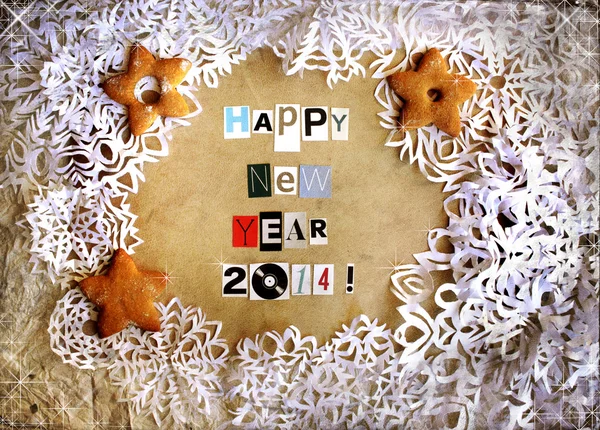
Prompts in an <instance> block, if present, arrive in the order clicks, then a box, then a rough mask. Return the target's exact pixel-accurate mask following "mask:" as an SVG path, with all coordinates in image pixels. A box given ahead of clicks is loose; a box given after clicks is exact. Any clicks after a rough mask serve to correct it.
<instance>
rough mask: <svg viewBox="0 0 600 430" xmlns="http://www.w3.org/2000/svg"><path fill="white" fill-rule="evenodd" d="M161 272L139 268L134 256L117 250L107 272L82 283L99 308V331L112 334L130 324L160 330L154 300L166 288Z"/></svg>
mask: <svg viewBox="0 0 600 430" xmlns="http://www.w3.org/2000/svg"><path fill="white" fill-rule="evenodd" d="M166 279H167V278H166V277H165V275H164V274H162V273H161V272H155V271H141V270H138V268H137V267H136V265H135V263H134V262H133V260H132V259H131V257H130V256H129V255H128V254H127V253H126V252H125V251H124V250H122V249H118V250H117V251H116V252H115V254H114V255H113V257H112V261H111V266H110V268H109V269H108V272H107V273H106V275H102V276H92V277H89V278H86V279H84V280H83V281H81V282H80V283H79V287H80V288H81V291H83V294H85V295H86V296H87V298H88V299H90V300H91V301H92V302H93V303H94V304H95V305H96V306H98V308H100V312H99V316H98V334H99V336H100V337H101V338H104V337H108V336H112V335H113V334H116V333H118V332H120V331H121V330H123V329H125V328H127V326H129V325H130V324H134V325H136V326H137V327H139V328H141V329H143V330H148V331H159V330H160V314H159V312H158V310H157V309H156V308H155V307H154V299H155V298H156V297H158V295H159V294H160V293H162V291H163V290H164V289H165V286H166Z"/></svg>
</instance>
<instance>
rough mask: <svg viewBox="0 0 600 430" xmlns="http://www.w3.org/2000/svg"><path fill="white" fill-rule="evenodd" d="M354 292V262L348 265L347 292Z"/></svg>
mask: <svg viewBox="0 0 600 430" xmlns="http://www.w3.org/2000/svg"><path fill="white" fill-rule="evenodd" d="M353 292H354V263H348V265H347V266H346V294H352V293H353Z"/></svg>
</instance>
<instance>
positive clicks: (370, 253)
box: [131, 50, 447, 345]
mask: <svg viewBox="0 0 600 430" xmlns="http://www.w3.org/2000/svg"><path fill="white" fill-rule="evenodd" d="M377 83H378V80H376V79H370V78H362V79H361V78H355V79H352V81H351V82H349V83H339V84H337V85H336V86H335V88H334V89H330V88H329V87H328V86H327V83H326V74H325V73H324V72H320V71H309V72H305V73H304V76H303V77H300V76H298V75H294V76H285V74H284V73H283V71H282V70H281V61H280V60H279V59H278V58H277V57H276V56H275V55H274V54H273V52H272V51H267V50H259V51H255V52H254V53H252V54H251V55H250V56H249V58H248V60H247V61H246V62H244V63H242V64H241V65H239V66H236V67H235V68H234V69H233V72H232V75H231V76H228V77H227V78H225V79H223V80H222V82H220V83H219V87H218V89H209V88H202V89H201V90H200V92H199V94H198V98H199V99H200V101H201V103H202V109H203V112H202V113H201V114H200V115H198V116H196V117H194V118H192V119H191V120H190V121H191V123H192V125H191V126H190V127H182V128H179V129H177V130H175V131H174V133H173V135H174V136H173V142H172V144H171V145H170V154H169V155H168V157H165V158H164V159H162V160H161V161H160V163H157V164H153V165H147V166H146V170H145V174H146V178H147V180H146V183H144V184H142V185H141V186H140V190H139V193H138V194H137V195H134V196H132V198H131V203H132V210H133V212H134V213H135V214H137V215H138V216H139V218H138V219H137V220H136V225H137V226H138V228H139V229H140V231H139V236H140V237H141V238H142V239H143V240H144V241H145V243H143V244H142V245H140V246H138V247H137V248H136V249H135V251H136V253H135V255H134V259H135V260H136V262H137V263H138V264H139V265H140V266H141V267H145V268H148V269H150V268H151V269H157V270H164V269H166V268H168V270H169V272H171V273H172V275H173V277H174V279H173V282H172V283H171V284H169V286H168V289H167V292H166V293H163V296H162V300H163V301H165V302H166V301H168V300H169V299H170V298H171V297H174V296H177V297H179V298H180V299H181V300H182V301H183V303H184V304H186V305H194V306H198V307H200V308H202V310H203V311H204V312H205V313H206V315H207V317H208V318H209V319H214V320H218V321H222V322H223V332H222V333H223V336H224V337H225V338H226V339H227V340H228V342H229V343H230V344H232V345H233V344H235V343H237V341H238V340H239V339H241V338H242V337H245V336H254V335H256V334H259V333H262V332H265V331H268V330H278V331H282V330H284V329H285V328H286V327H287V326H289V325H291V324H293V325H295V326H296V327H298V328H299V329H300V330H301V331H302V333H304V334H312V335H315V336H316V337H317V339H318V340H319V341H320V342H323V341H325V340H327V339H328V338H329V337H330V336H331V335H333V334H334V333H335V330H339V329H340V327H341V325H342V324H344V323H346V324H347V323H349V322H350V321H351V320H352V318H354V317H355V316H356V315H359V314H361V313H364V314H366V315H368V316H369V317H370V318H378V319H379V320H380V321H381V322H388V323H390V324H391V326H392V327H395V326H397V324H398V321H399V318H400V317H399V314H398V312H397V311H396V309H395V307H396V306H397V304H398V301H397V299H396V298H395V297H394V296H393V294H392V293H391V291H390V288H389V287H390V278H389V275H390V272H391V271H392V270H393V266H394V263H395V262H394V260H396V263H398V264H400V263H401V262H403V263H409V262H412V261H414V260H413V259H412V254H414V253H416V252H421V251H424V250H426V249H427V242H426V240H427V230H428V229H429V228H433V227H439V226H443V225H446V224H447V217H446V215H445V214H444V212H443V207H442V200H443V194H442V192H441V185H439V184H436V183H433V182H430V181H427V180H426V179H425V178H424V177H423V175H422V174H421V173H420V172H419V171H418V169H417V168H416V167H414V166H411V165H409V164H408V163H406V162H403V161H401V160H400V159H399V157H398V153H397V150H396V149H394V148H387V147H385V146H384V145H383V144H382V142H384V141H385V136H386V131H385V130H384V129H383V128H382V127H381V126H380V125H379V118H378V116H377V112H378V108H379V110H380V106H379V104H378V103H377V101H376V100H375V99H374V98H373V97H372V94H373V92H374V90H375V87H376V85H377ZM275 104H300V105H301V106H328V107H330V108H331V107H345V108H349V109H350V133H349V140H348V141H331V140H330V141H324V142H302V144H301V152H299V153H275V152H274V151H273V135H272V134H253V135H252V136H251V137H250V138H249V139H237V140H224V138H223V107H224V106H240V105H248V106H250V109H251V110H252V109H274V106H275ZM261 163H270V164H271V168H272V167H273V166H296V167H298V166H299V165H300V164H313V165H329V166H332V181H333V182H332V184H333V189H332V198H331V199H301V198H299V197H298V196H283V195H273V196H272V197H266V198H253V199H250V198H248V190H247V177H246V175H247V172H246V169H247V165H248V164H261ZM261 211H283V212H306V214H307V218H326V219H327V222H328V232H329V243H328V245H324V246H310V245H309V246H308V247H307V248H306V249H284V250H283V251H281V252H261V251H259V250H258V248H233V247H232V231H231V230H232V227H231V223H232V217H233V216H234V215H258V214H259V212H261ZM221 259H222V260H224V261H225V262H226V263H227V264H248V265H249V264H251V263H260V262H271V261H273V262H288V263H290V264H335V287H334V295H333V296H301V297H300V296H292V297H291V298H290V300H287V301H277V302H273V301H250V300H248V299H244V298H224V297H222V296H221V268H220V266H219V265H218V264H215V263H218V261H219V260H221ZM347 263H354V264H355V281H356V290H355V293H354V294H352V295H347V294H346V293H345V276H346V264H347Z"/></svg>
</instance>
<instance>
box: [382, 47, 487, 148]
mask: <svg viewBox="0 0 600 430" xmlns="http://www.w3.org/2000/svg"><path fill="white" fill-rule="evenodd" d="M388 82H389V84H390V87H391V88H392V90H393V91H394V92H395V93H396V94H398V96H400V97H401V98H402V99H403V101H404V105H403V107H402V122H403V126H404V128H409V129H411V128H419V127H423V126H425V125H428V124H431V123H433V124H435V125H436V126H437V127H438V128H439V129H440V130H442V131H444V132H446V133H448V134H449V135H450V136H452V137H457V136H458V135H459V134H460V114H459V110H458V105H459V104H461V103H463V102H465V101H466V100H468V99H469V98H471V97H472V96H473V94H475V91H476V90H477V86H476V85H475V83H474V82H473V81H471V80H470V79H468V78H466V77H464V76H461V75H457V74H450V73H448V66H447V65H446V62H445V61H444V58H443V57H442V55H441V54H440V51H438V50H437V49H435V48H432V49H430V50H429V51H427V53H426V54H425V55H424V56H423V58H422V59H421V61H420V63H419V67H418V69H417V71H412V70H410V71H406V72H396V73H394V74H393V75H391V76H389V77H388Z"/></svg>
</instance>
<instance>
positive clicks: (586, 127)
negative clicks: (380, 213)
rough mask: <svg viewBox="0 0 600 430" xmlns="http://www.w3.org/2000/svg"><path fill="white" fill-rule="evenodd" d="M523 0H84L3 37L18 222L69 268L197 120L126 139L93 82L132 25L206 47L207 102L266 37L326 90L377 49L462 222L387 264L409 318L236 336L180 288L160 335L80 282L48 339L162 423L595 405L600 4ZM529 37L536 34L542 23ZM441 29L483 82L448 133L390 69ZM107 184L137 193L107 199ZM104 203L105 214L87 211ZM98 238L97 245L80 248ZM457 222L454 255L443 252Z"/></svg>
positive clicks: (437, 417) (406, 418)
mask: <svg viewBox="0 0 600 430" xmlns="http://www.w3.org/2000/svg"><path fill="white" fill-rule="evenodd" d="M507 5H510V3H506V4H505V3H491V2H488V3H478V4H477V7H473V4H472V3H456V4H455V3H439V2H375V1H374V2H353V1H348V2H338V1H333V0H331V1H300V0H291V1H288V2H283V3H282V2H260V4H257V3H256V2H251V1H245V0H238V1H234V2H226V3H224V2H222V3H218V4H212V3H203V2H195V1H183V2H179V3H175V4H172V3H169V2H163V1H158V2H155V4H154V5H153V8H152V9H151V10H150V9H149V8H148V7H147V6H148V5H147V3H146V2H145V1H142V0H139V1H135V2H129V3H127V4H117V3H114V4H110V5H108V6H106V7H105V8H103V9H97V8H98V6H97V5H94V6H93V7H88V8H87V9H86V13H85V15H86V16H85V19H81V18H82V16H81V14H82V10H81V5H80V4H79V3H78V2H75V1H73V2H65V3H64V5H63V8H62V9H61V16H60V17H59V16H58V14H55V13H49V14H45V15H44V16H43V17H42V21H41V23H42V25H40V26H39V27H35V28H29V29H28V30H29V32H30V33H31V34H32V37H25V38H21V40H17V39H11V40H10V41H9V42H10V43H7V44H5V45H3V46H2V48H0V59H1V60H2V62H3V63H5V62H6V65H9V63H10V62H11V61H12V63H10V64H13V66H14V67H13V66H11V67H3V68H0V98H1V101H2V103H0V111H1V112H2V115H1V121H2V123H1V124H0V125H2V126H3V127H2V131H1V132H0V133H2V134H1V136H2V139H3V140H7V141H8V142H9V145H8V147H7V149H6V151H5V150H4V149H3V151H5V152H3V153H2V154H0V155H1V156H2V157H3V160H4V163H5V165H6V169H5V171H4V173H2V174H1V176H0V184H2V186H5V187H8V186H10V187H12V188H13V189H14V190H15V191H16V192H17V195H18V198H19V199H20V200H21V201H25V202H26V203H27V204H28V205H29V206H28V212H27V214H26V217H25V220H24V221H23V222H22V225H23V226H24V227H27V228H30V229H31V232H32V238H33V240H32V242H31V244H32V262H33V263H34V265H36V266H37V267H39V268H42V267H45V266H46V265H47V267H48V270H49V273H50V275H51V277H52V279H55V280H56V281H57V282H59V283H60V284H61V285H64V286H68V285H70V281H72V280H77V279H80V278H81V277H82V276H85V275H86V274H87V273H95V272H97V271H98V270H100V268H101V264H102V263H103V262H105V261H107V258H108V253H109V252H111V251H110V248H111V247H113V248H114V247H116V244H117V243H118V244H119V246H121V247H122V244H124V243H125V242H127V241H129V240H132V239H133V245H130V246H134V244H135V243H139V242H138V240H137V238H135V228H133V221H134V220H135V216H134V215H133V214H131V213H130V210H129V207H128V206H127V203H126V197H127V195H128V193H131V192H133V193H135V192H137V186H138V183H139V181H140V180H144V175H143V165H144V163H146V162H154V161H157V160H158V159H159V158H160V157H162V156H165V155H167V153H168V141H169V140H170V132H171V130H172V129H173V128H174V127H176V126H179V125H187V122H186V120H185V119H183V120H166V121H165V122H162V121H159V122H157V123H156V124H155V127H156V128H155V129H153V130H152V131H151V133H150V134H148V135H147V136H142V137H141V138H132V137H130V136H129V135H128V132H127V127H126V122H125V111H124V109H123V107H121V106H118V105H115V104H113V103H111V102H110V101H109V100H107V99H106V97H105V95H104V94H103V93H102V92H101V91H100V90H99V88H98V83H100V82H101V80H102V79H103V78H104V77H105V76H109V75H111V74H113V73H118V72H120V71H122V70H121V69H122V67H123V58H125V57H126V55H125V54H126V52H127V49H128V47H129V46H131V44H132V43H142V44H144V45H145V46H146V47H148V48H150V49H151V50H152V51H153V52H155V53H156V54H157V55H158V56H161V57H169V56H183V57H186V58H189V59H190V60H192V62H193V63H194V67H193V69H192V71H191V72H190V74H189V75H188V80H187V81H186V83H185V84H184V85H183V86H181V87H180V91H181V92H182V93H183V94H184V95H186V96H187V97H188V98H189V100H190V101H192V103H194V104H195V105H196V111H195V114H197V113H198V112H199V110H200V105H199V103H198V100H197V98H196V96H195V93H194V92H193V90H194V89H196V88H198V87H199V86H200V85H207V86H211V87H214V86H216V85H217V83H218V78H219V76H223V75H225V74H227V73H229V72H230V71H231V67H232V65H235V64H237V63H238V62H239V61H241V60H243V59H245V56H246V55H247V54H248V53H250V52H251V51H252V50H254V49H256V48H258V47H263V46H268V47H271V48H272V49H273V50H274V52H275V53H276V54H277V55H278V56H279V57H280V58H281V59H282V64H283V67H284V70H285V71H286V72H287V73H289V74H292V73H299V74H302V72H303V71H304V70H315V69H318V70H323V71H327V72H328V76H327V82H328V84H329V85H330V86H331V87H333V86H334V85H335V84H336V83H337V82H339V81H340V80H342V81H344V80H348V79H350V78H352V77H353V76H360V75H363V76H364V75H365V74H366V68H365V67H364V66H363V65H361V63H360V60H361V58H362V57H363V55H364V54H365V53H366V52H371V53H373V54H374V55H375V57H376V60H375V61H373V62H372V63H371V65H370V69H371V70H374V76H373V77H374V78H375V79H380V84H379V86H378V87H377V91H376V94H375V97H376V99H377V100H378V101H379V103H380V104H381V105H382V108H383V109H384V111H383V112H381V113H380V118H381V125H382V127H384V128H386V129H388V130H390V134H389V137H388V139H387V142H386V143H387V144H388V146H396V147H398V148H399V150H400V155H401V157H402V158H403V159H405V160H407V161H409V162H410V163H413V164H416V165H417V166H418V167H419V168H420V170H421V171H422V172H423V174H424V175H425V177H427V178H428V179H429V180H431V181H435V182H439V183H442V184H444V190H445V191H447V192H452V194H451V195H450V196H449V197H448V198H447V199H446V200H445V202H444V210H445V211H446V213H447V215H448V216H449V219H450V221H449V225H448V226H447V227H445V228H438V229H434V230H431V231H429V232H428V245H429V249H430V250H429V251H428V252H425V253H421V254H417V255H415V258H416V260H417V264H416V265H404V266H399V267H398V268H397V269H398V270H397V271H396V273H395V274H394V275H392V283H393V288H392V291H393V292H394V294H395V295H396V297H397V298H398V299H399V300H400V301H401V305H400V306H399V308H398V310H399V312H400V314H401V316H402V317H403V319H404V322H403V323H402V324H401V325H400V326H399V327H398V328H395V330H392V329H386V328H385V327H384V326H380V325H378V324H377V322H376V321H373V322H371V321H370V320H369V319H368V318H366V317H364V316H359V317H357V318H356V319H355V320H354V321H353V322H352V324H351V325H350V326H349V327H343V330H342V331H341V332H340V333H338V335H337V336H336V337H334V338H332V339H331V340H330V341H329V342H327V343H326V344H325V345H323V346H321V347H319V346H318V345H316V343H315V342H314V339H313V338H311V337H310V336H308V337H305V336H302V334H301V333H300V332H299V331H298V330H297V329H295V328H293V327H290V328H289V329H288V330H286V331H285V332H284V333H283V334H278V333H274V332H269V333H265V334H264V335H261V336H258V337H257V338H256V339H255V340H250V339H245V340H242V341H240V344H239V345H238V348H237V353H236V354H235V355H232V356H229V355H228V352H227V351H223V350H222V347H223V345H225V344H224V342H223V341H222V340H220V339H218V332H219V330H218V323H216V324H217V326H215V324H213V323H208V322H206V321H205V320H204V316H203V314H202V313H201V311H200V310H197V309H194V308H183V307H182V306H181V304H180V303H179V302H178V301H172V302H171V303H170V304H169V305H166V306H165V305H160V306H161V308H160V309H161V312H162V313H163V317H164V318H165V319H164V321H166V322H167V324H166V326H164V329H163V331H162V332H160V333H156V334H154V335H146V334H142V333H140V332H139V331H136V329H131V330H129V331H127V332H125V333H124V334H122V335H117V336H116V337H115V338H113V339H112V340H110V341H109V342H108V343H107V342H105V341H100V340H99V339H97V338H96V337H95V336H93V335H87V334H85V332H86V329H85V328H84V327H86V326H85V323H86V322H87V321H89V320H94V319H95V317H96V315H95V313H94V310H93V308H92V307H91V305H90V303H89V302H87V301H86V300H85V298H84V297H83V296H82V295H81V293H79V292H78V290H76V289H75V290H71V291H69V292H68V293H67V294H66V295H65V297H64V298H63V299H62V300H61V301H59V302H58V304H57V307H56V309H55V311H54V313H53V315H52V320H51V324H50V327H49V330H50V334H51V342H52V346H53V349H54V350H55V351H56V352H57V354H59V355H60V356H61V357H62V359H63V360H64V361H65V362H68V363H70V364H73V365H75V366H77V367H81V368H94V367H95V366H100V367H106V368H108V369H109V372H110V377H111V380H112V382H113V383H114V384H115V385H116V386H118V387H119V389H120V391H121V395H122V397H123V398H127V399H129V400H130V404H131V405H132V409H133V411H134V412H135V413H136V414H139V413H147V414H152V415H153V417H154V419H155V421H156V422H157V423H161V424H165V425H168V424H166V423H174V424H182V423H195V422H205V421H204V420H206V419H207V417H211V416H214V413H215V409H217V408H222V409H226V410H229V411H230V413H231V414H232V416H233V421H232V423H237V424H239V425H241V426H247V427H253V426H254V427H257V426H269V425H275V424H277V425H280V426H285V427H292V428H293V427H302V425H305V424H306V423H308V424H313V425H315V426H317V427H319V426H321V427H331V426H335V425H346V424H348V423H351V424H352V426H357V427H359V426H364V427H388V426H400V427H415V426H417V425H420V426H425V427H427V428H440V427H445V426H446V427H448V426H451V427H456V426H458V427H462V428H468V427H470V426H474V427H501V428H511V427H516V426H520V427H530V426H534V425H537V424H540V423H542V424H543V425H546V424H550V423H551V422H552V420H553V419H554V417H556V416H559V417H560V418H559V419H563V417H561V415H560V414H566V413H570V412H569V411H571V412H572V411H575V412H577V413H580V412H581V413H583V412H584V411H586V408H590V407H592V408H593V407H594V401H597V399H595V398H594V396H593V395H592V396H591V397H590V395H589V392H592V393H593V392H594V390H596V391H597V390H598V377H597V376H598V375H597V363H598V353H597V350H598V347H597V345H598V327H597V315H598V294H599V291H598V275H599V269H598V247H597V246H596V245H597V236H598V230H599V229H598V224H597V220H598V214H599V211H598V199H597V195H598V178H597V176H596V174H597V166H598V161H599V153H598V148H597V146H596V145H595V142H596V141H597V138H598V131H599V128H598V124H597V118H598V116H599V112H598V86H597V75H595V73H596V72H597V68H598V62H597V56H594V53H593V52H592V51H590V50H587V51H586V50H585V47H586V46H587V45H589V44H587V45H586V43H587V42H586V37H587V38H589V37H590V36H589V33H588V34H587V35H586V34H585V33H584V30H583V29H582V26H585V25H586V23H587V22H588V21H589V19H588V18H589V17H591V18H592V21H593V19H594V16H593V15H590V14H589V10H588V9H585V10H584V9H581V8H580V9H569V10H568V11H567V10H566V9H565V10H563V9H556V8H555V7H554V6H552V4H551V3H550V2H544V1H539V2H536V5H535V6H532V7H530V8H526V9H524V10H520V9H518V8H510V7H507ZM573 10H575V11H577V15H576V14H575V13H573ZM566 12H568V13H566ZM586 13H587V14H588V15H589V16H588V15H586ZM582 14H583V15H582ZM389 17H393V19H389ZM566 17H571V18H573V19H575V18H577V17H580V18H581V17H584V18H585V19H579V21H578V22H572V21H571V20H570V19H569V18H566ZM595 20H596V22H597V11H596V12H595ZM592 21H590V22H592ZM157 23H161V25H160V26H158V27H157V26H156V24H157ZM163 24H164V25H163ZM190 25H192V26H193V28H194V31H189V30H188V29H189V28H190V27H189V26H190ZM592 25H593V22H592ZM59 28H61V29H64V31H60V32H58V31H57V29H59ZM152 29H158V30H157V31H153V30H152ZM557 29H558V31H557ZM520 32H521V33H520ZM522 34H535V35H536V37H533V38H527V42H526V43H525V41H524V38H523V36H522ZM432 46H436V47H438V48H439V49H440V50H441V51H442V52H443V54H444V56H445V57H446V59H447V61H448V63H449V65H450V67H451V68H452V69H453V70H454V71H456V72H457V73H461V74H464V75H466V76H469V77H470V78H471V79H473V80H474V81H475V82H477V84H478V88H479V92H478V93H477V95H476V96H475V97H474V98H473V99H472V100H470V101H468V102H466V103H465V104H463V105H462V106H461V116H462V118H463V133H462V134H461V136H460V137H459V138H457V139H454V140H451V139H449V138H448V137H447V136H445V135H444V134H443V133H440V132H439V131H438V130H437V129H436V128H435V127H432V126H430V127H424V128H422V129H419V130H417V131H416V132H415V133H404V132H403V130H402V127H401V126H402V123H401V119H400V123H398V122H397V119H396V118H397V117H398V116H399V115H400V112H401V101H400V100H398V99H397V98H396V97H395V95H394V94H393V93H391V91H389V88H388V87H387V83H386V81H385V79H384V78H385V76H387V75H388V74H390V73H393V72H394V71H395V70H400V69H402V70H407V69H411V68H414V66H415V65H416V63H417V61H418V55H415V54H421V53H423V52H425V51H426V50H427V49H428V48H429V47H432ZM589 46H591V45H589ZM556 47H560V50H559V51H557V50H556ZM396 52H399V53H400V54H399V55H397V54H396ZM403 53H406V55H404V56H403ZM594 60H596V62H594ZM15 61H16V62H17V63H18V67H17V66H16V65H15ZM3 65H4V64H3ZM573 65H577V67H574V66H573ZM594 76H596V78H595V81H594ZM18 81H21V82H29V84H27V85H17V84H16V83H17V82H18ZM586 82H590V84H589V85H587V84H586ZM594 82H595V84H594ZM40 166H41V167H40ZM113 197H117V198H118V199H120V203H121V204H120V205H116V206H115V205H113V206H111V205H110V204H109V202H110V201H111V198H113ZM57 202H60V203H61V204H58V205H57V204H56V203H57ZM80 210H81V213H80V212H79V211H80ZM91 214H94V216H97V217H98V219H99V220H102V222H101V223H99V224H97V225H94V226H93V227H92V226H91V224H90V222H89V221H90V220H91V218H89V217H88V216H89V215H91ZM92 224H93V223H92ZM86 237H89V238H91V240H92V242H93V243H94V246H93V247H92V248H91V250H88V249H84V248H83V247H81V246H78V245H77V244H78V243H79V242H78V241H79V240H80V239H81V238H86ZM444 242H449V243H451V244H452V246H453V248H454V252H453V253H451V254H446V253H442V252H440V251H439V250H438V249H439V247H438V244H441V243H444ZM582 243H583V244H587V245H584V246H582ZM53 252H54V253H53ZM93 257H96V258H97V259H98V260H97V261H96V263H94V262H93ZM532 261H533V262H535V265H532V264H531V263H532ZM431 271H451V272H452V275H453V279H454V280H453V283H445V284H443V285H436V284H435V282H434V279H433V277H431V276H430V272H431ZM428 301H429V302H431V301H433V302H434V303H435V306H436V308H437V309H436V311H435V312H431V311H430V310H428V308H427V307H426V306H424V305H425V303H426V302H428ZM188 323H189V324H188ZM415 332H416V333H422V335H420V336H417V337H415V336H413V333H415ZM188 335H189V336H188ZM186 336H188V337H186ZM207 339H209V340H207ZM273 344H275V345H276V347H275V349H274V350H272V349H269V348H272V345H273ZM207 348H208V349H207ZM213 348H214V350H215V351H218V352H214V353H213V352H211V351H213ZM594 351H595V352H594ZM132 357H135V360H132ZM228 357H229V358H228ZM226 361H227V364H225V362H226ZM263 376H264V378H263ZM291 377H294V378H295V379H290V378H291ZM140 378H141V379H140ZM198 378H202V381H200V380H199V379H198ZM581 381H584V382H586V383H587V385H589V388H590V390H588V391H585V392H584V393H583V394H581V393H580V392H579V391H581V390H579V387H580V385H581ZM230 384H233V385H230ZM497 393H499V394H497ZM501 393H509V394H507V395H506V396H505V395H504V394H501ZM223 394H226V396H224V395H223ZM567 394H568V395H567ZM576 396H579V397H578V399H579V400H578V401H577V402H575V403H577V404H575V403H574V400H572V399H571V397H576ZM340 399H341V400H342V401H340ZM590 399H591V400H590ZM237 401H243V402H244V406H239V404H237V403H236V402H237ZM222 402H225V405H223V404H222ZM590 402H591V403H590ZM212 406H215V407H212ZM596 407H597V403H596ZM209 408H210V409H209ZM553 408H554V409H553ZM565 419H575V422H577V420H578V419H579V418H577V417H576V418H573V417H572V416H570V417H566V418H565ZM579 421H581V420H579ZM571 422H573V421H571Z"/></svg>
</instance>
